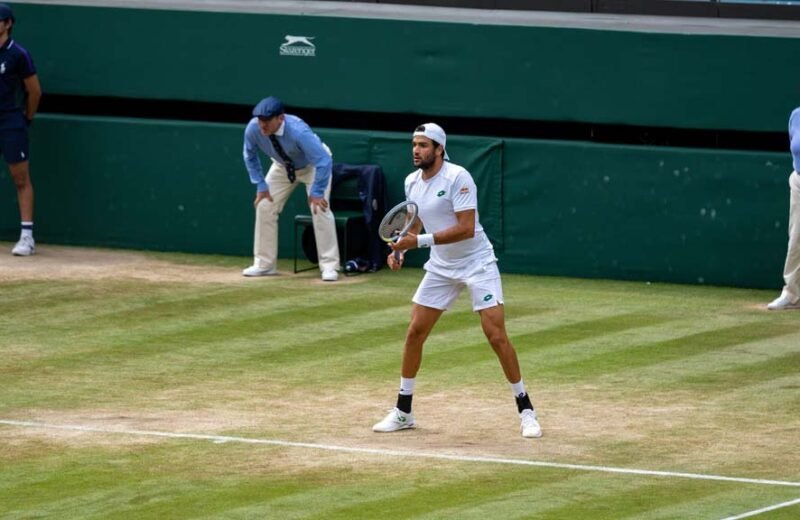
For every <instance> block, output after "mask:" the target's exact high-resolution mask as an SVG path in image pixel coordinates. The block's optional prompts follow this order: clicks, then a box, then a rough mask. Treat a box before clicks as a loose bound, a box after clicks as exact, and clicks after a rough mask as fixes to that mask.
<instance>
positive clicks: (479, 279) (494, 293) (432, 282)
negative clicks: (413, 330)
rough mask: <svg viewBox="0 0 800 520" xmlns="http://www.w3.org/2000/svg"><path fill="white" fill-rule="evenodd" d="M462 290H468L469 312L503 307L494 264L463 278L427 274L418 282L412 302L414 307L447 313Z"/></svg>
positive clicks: (500, 286)
mask: <svg viewBox="0 0 800 520" xmlns="http://www.w3.org/2000/svg"><path fill="white" fill-rule="evenodd" d="M465 287H466V288H467V289H469V293H470V295H471V297H472V310H473V311H475V312H478V311H480V310H483V309H488V308H489V307H494V306H495V305H502V304H503V284H502V282H501V281H500V271H498V269H497V263H495V262H492V263H490V264H487V265H485V266H484V267H483V268H482V269H480V270H478V272H476V273H474V274H473V275H472V276H470V277H469V278H464V279H459V278H448V277H446V276H442V275H440V274H436V273H432V272H430V271H428V272H426V273H425V276H424V277H423V278H422V281H421V282H420V283H419V287H417V292H416V293H414V298H412V301H413V302H414V303H416V304H418V305H424V306H426V307H432V308H434V309H441V310H448V309H450V308H451V307H452V306H453V303H455V301H456V299H457V298H458V296H459V295H460V294H461V291H462V290H464V288H465Z"/></svg>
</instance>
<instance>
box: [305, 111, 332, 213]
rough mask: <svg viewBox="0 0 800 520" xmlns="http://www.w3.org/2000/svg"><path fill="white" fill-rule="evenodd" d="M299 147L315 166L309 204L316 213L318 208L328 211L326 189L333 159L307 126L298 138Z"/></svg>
mask: <svg viewBox="0 0 800 520" xmlns="http://www.w3.org/2000/svg"><path fill="white" fill-rule="evenodd" d="M297 146H298V148H300V149H301V150H302V151H303V153H304V154H305V156H306V158H307V159H308V162H309V163H311V164H313V165H314V168H315V172H314V182H313V183H312V184H311V190H310V191H309V194H308V204H309V206H311V208H312V211H314V213H316V210H317V208H319V209H320V210H322V211H323V212H324V211H326V210H327V209H328V201H327V200H325V188H327V186H328V182H330V179H331V176H332V175H333V158H332V157H331V156H330V155H329V154H328V151H327V150H326V149H325V147H324V146H323V145H322V140H321V139H320V138H319V137H318V136H317V134H315V133H314V132H313V131H312V130H311V128H310V127H308V126H306V127H305V128H303V130H302V131H301V132H300V133H299V134H298V136H297Z"/></svg>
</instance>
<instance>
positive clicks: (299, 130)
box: [243, 114, 333, 197]
mask: <svg viewBox="0 0 800 520" xmlns="http://www.w3.org/2000/svg"><path fill="white" fill-rule="evenodd" d="M275 137H276V138H277V139H278V142H279V143H280V144H281V147H282V148H283V150H284V151H285V152H286V154H287V155H288V156H289V158H290V159H292V162H293V163H294V167H295V169H297V170H300V169H302V168H305V167H306V166H308V165H309V164H313V165H314V167H315V168H316V169H317V170H316V173H315V174H314V182H313V183H312V185H311V195H312V196H313V197H322V196H323V195H324V194H325V188H327V186H328V181H329V180H330V178H331V171H332V168H333V159H332V158H331V156H330V155H328V151H327V150H325V147H324V146H323V145H322V140H321V139H320V138H319V137H318V136H317V134H315V133H314V131H313V130H311V127H310V126H308V124H306V122H305V121H303V120H302V119H300V118H299V117H297V116H293V115H291V114H286V115H285V116H284V122H283V125H281V127H280V128H279V129H278V131H277V132H275ZM259 149H260V150H261V151H262V152H264V153H265V154H267V155H268V156H269V157H270V158H272V160H274V161H275V162H277V163H279V164H283V165H284V166H286V164H285V163H284V162H283V159H281V157H280V155H278V152H276V151H275V148H274V147H273V146H272V143H271V142H270V140H269V136H266V135H263V134H262V133H261V130H259V128H258V118H255V117H254V118H253V119H251V120H250V122H249V123H247V128H245V130H244V151H243V154H244V164H245V166H246V167H247V173H248V174H249V175H250V181H251V182H252V183H253V184H255V185H256V186H257V188H256V189H257V191H259V192H264V191H269V186H268V185H267V181H266V179H265V177H264V175H265V174H264V168H263V167H262V166H261V160H260V159H259V157H258V150H259Z"/></svg>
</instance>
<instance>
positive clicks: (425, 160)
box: [416, 155, 436, 170]
mask: <svg viewBox="0 0 800 520" xmlns="http://www.w3.org/2000/svg"><path fill="white" fill-rule="evenodd" d="M435 162H436V156H435V155H431V156H430V157H420V158H419V162H418V163H417V165H416V166H417V168H420V169H422V170H429V169H430V167H431V166H433V163H435Z"/></svg>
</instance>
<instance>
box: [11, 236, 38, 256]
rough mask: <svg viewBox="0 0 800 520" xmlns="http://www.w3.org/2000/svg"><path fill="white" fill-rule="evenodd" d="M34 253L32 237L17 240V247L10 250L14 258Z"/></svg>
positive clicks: (34, 244) (34, 246)
mask: <svg viewBox="0 0 800 520" xmlns="http://www.w3.org/2000/svg"><path fill="white" fill-rule="evenodd" d="M35 251H36V243H35V242H34V241H33V237H28V236H25V237H22V238H20V239H19V242H17V245H15V246H14V249H12V250H11V254H12V255H14V256H31V255H32V254H33V253H34V252H35Z"/></svg>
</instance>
